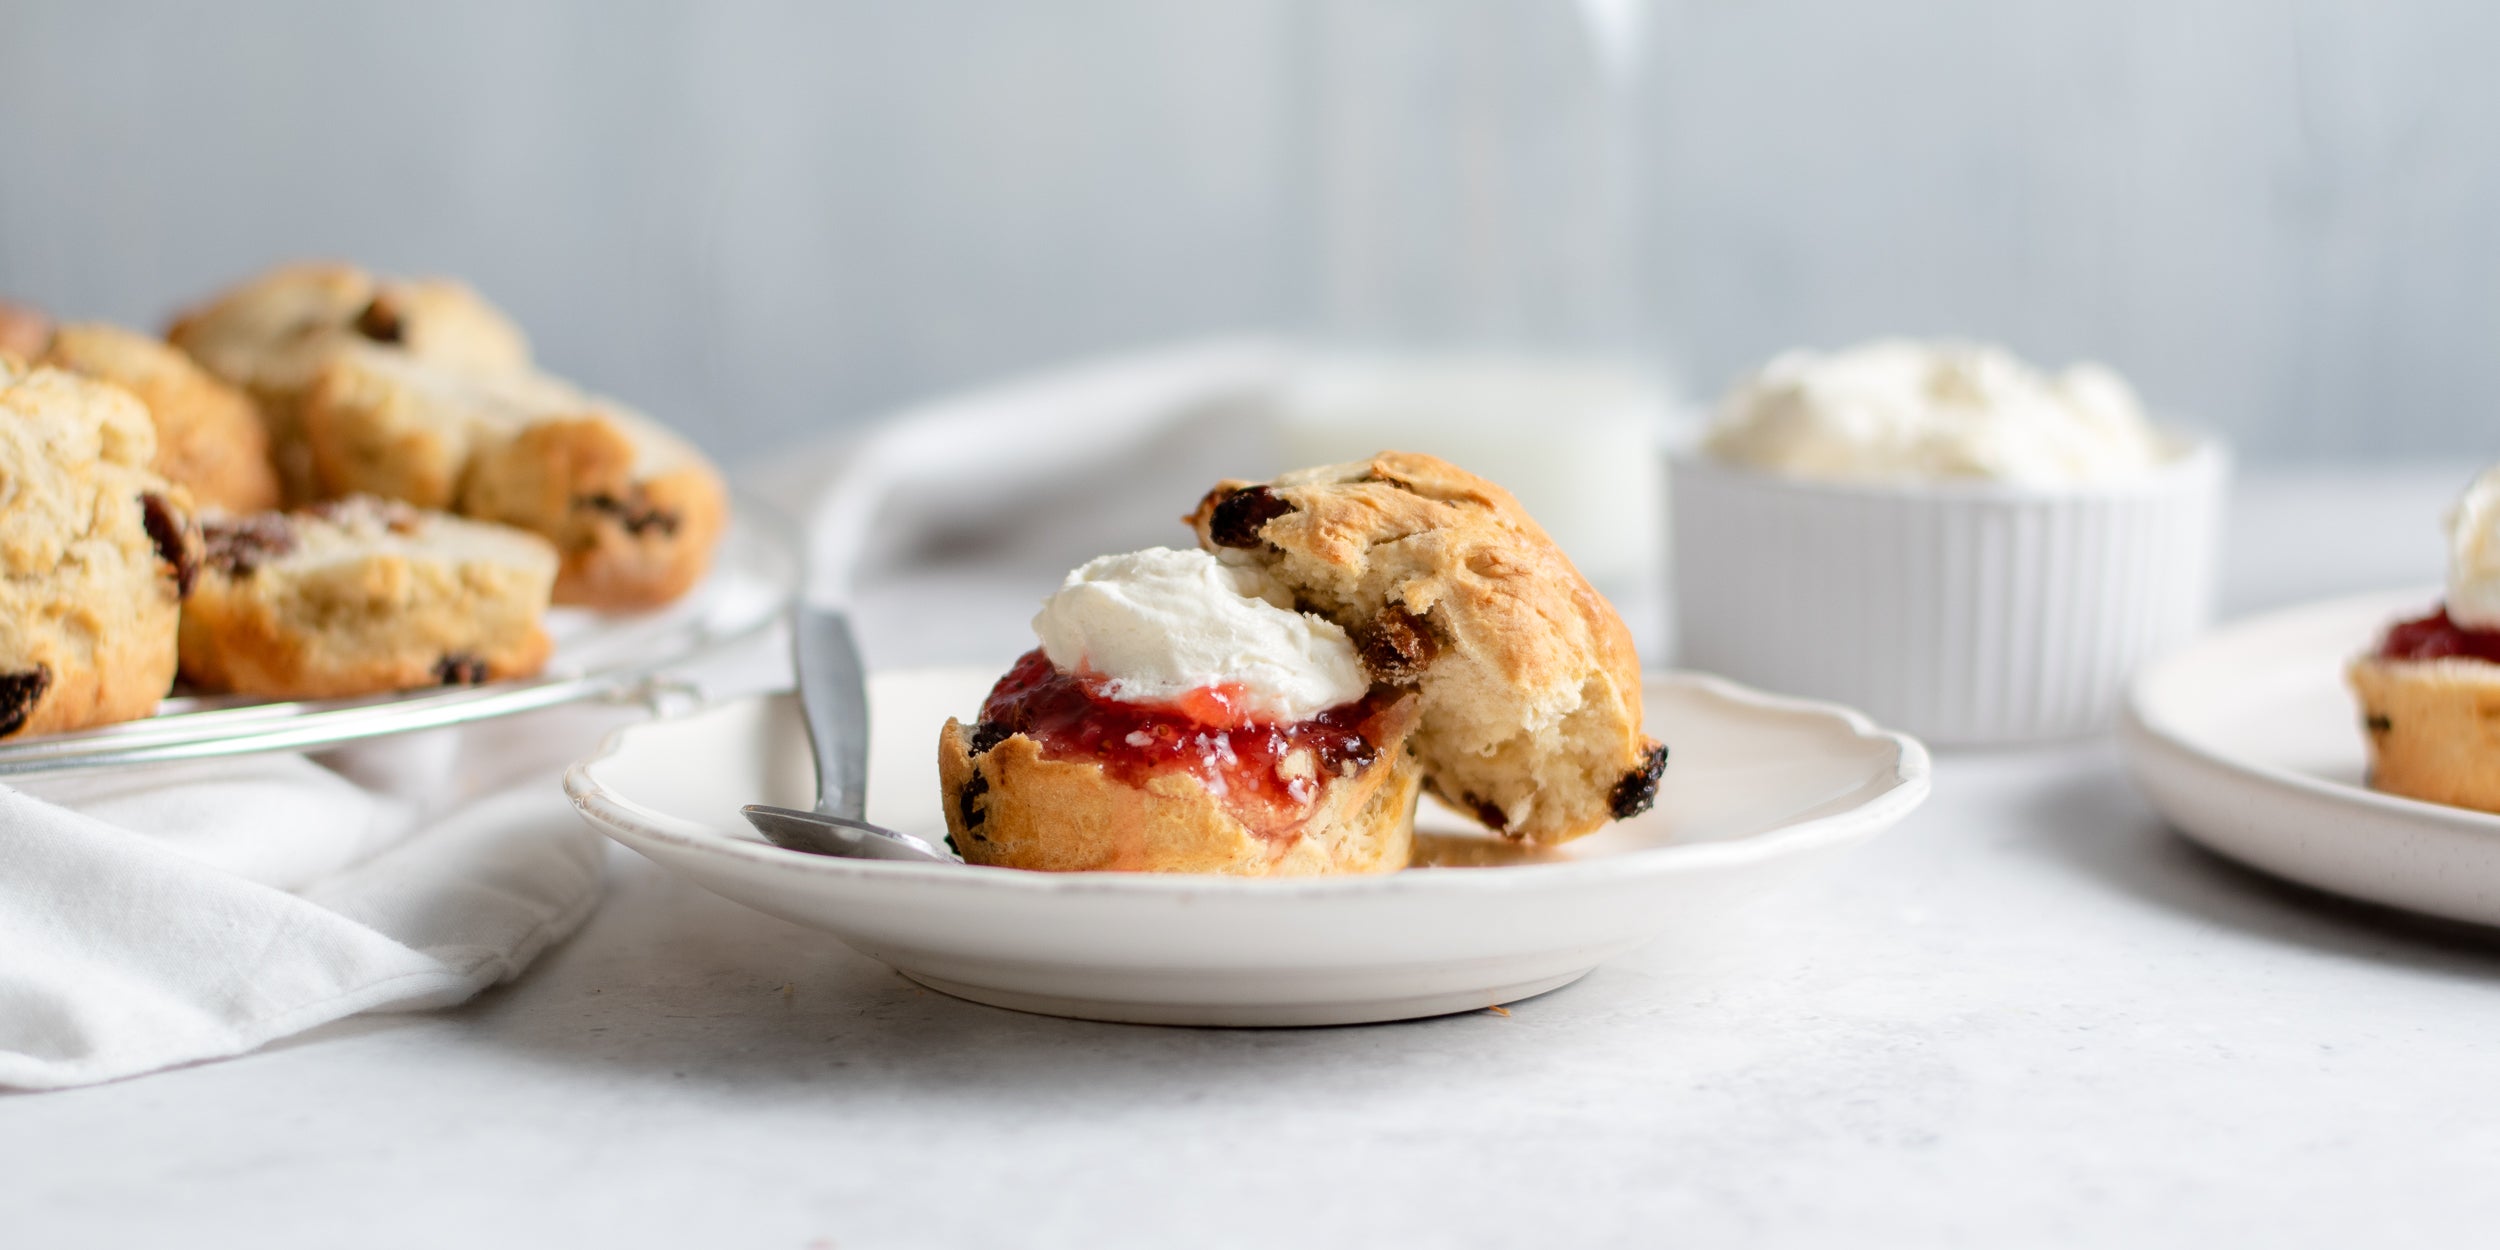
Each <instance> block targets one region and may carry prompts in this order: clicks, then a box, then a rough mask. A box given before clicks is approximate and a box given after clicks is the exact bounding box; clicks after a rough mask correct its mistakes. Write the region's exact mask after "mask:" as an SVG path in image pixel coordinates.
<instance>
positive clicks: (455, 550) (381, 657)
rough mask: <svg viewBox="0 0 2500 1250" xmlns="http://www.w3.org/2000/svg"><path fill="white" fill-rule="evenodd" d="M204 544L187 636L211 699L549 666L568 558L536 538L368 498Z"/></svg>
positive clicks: (323, 691)
mask: <svg viewBox="0 0 2500 1250" xmlns="http://www.w3.org/2000/svg"><path fill="white" fill-rule="evenodd" d="M202 537H203V540H204V558H203V559H202V560H201V564H200V576H199V583H198V585H197V586H196V587H194V588H193V590H192V594H191V600H190V603H189V604H188V605H186V607H185V610H184V611H183V614H182V633H181V653H182V674H183V676H184V677H185V678H186V679H187V680H189V681H190V682H192V683H193V684H195V685H197V686H199V687H201V688H202V689H206V690H220V691H234V692H238V693H243V694H256V695H265V696H269V697H272V698H289V699H318V698H334V697H340V696H345V695H358V694H373V693H378V692H381V691H386V690H404V689H410V688H414V687H419V686H436V685H474V684H476V683H479V682H484V681H494V680H500V679H503V678H507V677H523V676H528V675H530V674H532V673H535V672H537V671H538V669H539V667H540V666H541V665H543V664H544V663H546V659H547V652H548V649H549V642H548V638H547V634H546V631H545V629H544V628H543V627H542V625H541V622H542V620H543V618H544V616H545V613H546V608H547V594H548V589H549V587H550V586H551V585H552V584H553V583H554V580H555V572H556V559H555V553H554V552H552V551H550V550H549V549H548V548H547V545H546V543H545V542H543V541H541V540H540V539H538V538H537V537H536V536H534V535H531V534H526V533H523V532H521V531H519V530H514V529H510V528H507V527H504V526H500V525H488V524H484V523H481V522H476V521H467V520H462V519H460V518H458V517H451V516H445V515H442V514H440V513H431V512H424V511H421V510H419V509H416V508H413V507H410V506H408V505H407V504H403V503H398V502H394V501H388V500H380V499H374V498H370V497H357V498H351V499H342V500H337V501H334V502H331V503H324V504H315V505H313V506H311V507H309V508H305V509H302V510H299V511H296V512H285V513H281V512H261V513H253V514H250V515H245V516H223V515H211V516H209V517H207V518H205V519H204V520H203V522H202Z"/></svg>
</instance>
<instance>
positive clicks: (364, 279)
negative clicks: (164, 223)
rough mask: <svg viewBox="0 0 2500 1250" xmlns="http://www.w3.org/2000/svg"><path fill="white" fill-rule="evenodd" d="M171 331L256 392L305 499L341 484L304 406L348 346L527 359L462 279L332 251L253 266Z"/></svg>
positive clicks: (432, 356) (414, 354)
mask: <svg viewBox="0 0 2500 1250" xmlns="http://www.w3.org/2000/svg"><path fill="white" fill-rule="evenodd" d="M166 338H167V339H168V340H169V341H171V342H172V343H173V344H174V346H176V347H179V348H181V349H182V350H184V351H185V352H188V353H190V354H191V356H192V358H193V359H195V360H197V361H199V362H200V364H201V365H202V366H204V367H205V368H207V370H208V371H209V372H210V373H213V374H215V375H217V376H218V377H220V378H223V379H224V380H226V381H227V382H230V383H232V384H234V385H236V386H239V387H242V388H243V389H244V390H245V391H247V392H249V393H250V394H251V396H252V398H253V399H254V400H255V401H256V402H258V404H259V405H260V409H261V414H262V416H263V417H264V418H265V419H266V420H267V422H268V425H269V437H270V441H271V449H272V452H273V454H274V456H275V459H276V463H277V467H278V471H279V475H280V478H281V481H282V483H283V485H284V486H285V488H286V492H287V497H288V498H289V499H290V500H293V501H298V502H300V501H303V500H307V499H313V498H319V497H321V496H322V495H323V494H325V493H334V492H324V491H323V490H322V489H321V487H320V485H319V483H318V482H316V481H315V479H314V476H313V466H312V455H311V450H310V449H309V448H308V447H306V446H305V444H304V440H303V425H302V419H301V408H302V403H303V399H304V395H305V392H307V391H308V390H310V389H311V387H312V385H313V383H314V381H315V380H316V379H317V378H318V377H319V376H320V374H321V371H322V369H323V367H324V366H325V365H327V364H328V363H329V361H330V359H331V357H332V356H334V355H335V354H337V352H338V351H339V350H340V349H341V348H342V347H346V346H353V345H358V344H363V345H369V346H373V347H378V348H381V349H383V350H386V351H388V352H390V353H392V354H395V355H398V356H402V357H406V358H408V359H412V360H422V361H426V362H429V363H431V364H434V365H436V366H439V367H441V368H443V369H447V370H451V371H455V372H463V373H483V374H496V373H509V372H514V371H517V370H521V369H525V368H527V367H528V366H529V359H530V353H529V341H528V340H527V339H526V338H524V337H522V335H521V331H520V330H519V328H518V327H516V326H514V325H513V323H512V321H511V319H510V318H507V317H505V316H504V315H503V313H502V312H501V311H499V310H497V309H496V308H495V307H494V306H493V305H491V304H489V303H487V302H486V301H485V300H483V299H481V298H479V297H478V295H477V293H476V292H474V291H471V290H470V289H469V288H468V287H467V286H464V285H462V284H461V283H458V282H454V281H451V280H449V279H443V278H418V279H402V278H391V277H384V276H380V275H376V274H372V273H369V272H367V271H365V270H363V269H359V268H357V267H355V266H353V265H342V264H330V263H309V264H295V265H283V266H280V267H278V268H276V269H272V270H270V271H269V272H267V273H264V274H261V275H259V276H258V277H255V278H252V279H250V280H249V281H246V282H244V283H242V284H240V285H238V286H236V287H233V288H231V289H229V290H227V291H226V292H224V293H222V294H220V295H218V296H216V297H214V298H212V299H211V300H209V301H208V302H207V303H204V304H201V305H199V306H198V307H196V308H193V309H191V310H189V311H187V312H185V313H183V314H182V315H181V316H180V317H178V318H176V319H175V321H174V324H173V326H172V328H171V329H169V330H168V331H167V332H166Z"/></svg>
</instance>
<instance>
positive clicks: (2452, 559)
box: [2345, 468, 2500, 812]
mask: <svg viewBox="0 0 2500 1250" xmlns="http://www.w3.org/2000/svg"><path fill="white" fill-rule="evenodd" d="M2345 676H2346V678H2347V679H2348V680H2349V681H2350V682H2351V684H2352V688H2353V693H2354V694H2355V695H2356V696H2358V697H2359V699H2360V702H2361V718H2362V726H2363V730H2364V732H2365V733H2366V735H2367V736H2368V739H2369V745H2370V784H2371V785H2372V786H2373V787H2375V788H2377V789H2380V790H2384V791H2387V792H2388V793H2390V794H2401V795H2404V796H2405V797H2407V798H2415V799H2422V800H2425V801H2427V802H2432V803H2446V804H2450V805H2453V806H2457V807H2471V808H2476V809H2478V810H2481V811H2486V812H2500V468H2494V469H2489V470H2486V471H2484V473H2483V475H2482V476H2481V477H2479V478H2477V479H2475V481H2474V484H2473V485H2472V486H2471V487H2469V488H2467V490H2466V493H2465V498H2464V499H2462V500H2460V501H2458V503H2457V506H2456V507H2455V509H2453V510H2452V511H2450V513H2449V514H2448V597H2447V600H2446V601H2445V602H2444V603H2442V604H2441V605H2439V607H2438V608H2437V609H2435V610H2434V611H2432V612H2430V613H2429V614H2428V615H2425V616H2421V617H2417V618H2414V619H2411V620H2405V621H2399V622H2397V623H2396V624H2395V625H2393V626H2391V627H2389V628H2388V630H2387V632H2386V634H2385V635H2384V636H2382V637H2381V638H2380V639H2379V643H2378V645H2377V647H2375V648H2374V649H2372V651H2371V652H2370V653H2369V654H2367V655H2364V656H2362V657H2361V658H2359V659H2356V660H2354V661H2353V662H2352V664H2351V666H2350V667H2349V668H2347V669H2346V670H2345Z"/></svg>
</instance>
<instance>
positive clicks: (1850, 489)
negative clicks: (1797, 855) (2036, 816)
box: [1667, 437, 2230, 745]
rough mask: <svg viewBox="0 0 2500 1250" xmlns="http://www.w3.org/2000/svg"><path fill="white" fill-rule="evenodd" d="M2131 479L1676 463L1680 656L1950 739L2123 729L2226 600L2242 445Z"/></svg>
mask: <svg viewBox="0 0 2500 1250" xmlns="http://www.w3.org/2000/svg"><path fill="white" fill-rule="evenodd" d="M2177 443H2178V447H2179V451H2178V454H2177V455H2176V456H2175V457H2174V458H2173V459H2172V460H2170V461H2169V462H2168V463H2166V464H2164V465H2163V466H2162V467H2160V468H2159V469H2156V470H2154V471H2153V472H2151V473H2148V474H2145V475H2143V476H2141V477H2137V478H2133V479H2130V480H2127V481H2124V482H2113V483H2109V484H2105V485H2102V484H2096V485H2091V486H2074V487H2061V488H2056V489H2045V488H2037V487H2017V486H2010V485H2005V484H2002V483H1993V482H1988V483H1974V482H1943V483H1925V484H1916V485H1899V486H1893V485H1860V484H1855V483H1834V482H1816V481H1806V480H1799V479H1792V478H1786V477H1780V476H1776V475H1773V474H1769V473H1764V472H1761V471H1758V470H1752V469H1745V468H1740V467H1737V466H1733V465H1729V464H1725V463H1723V462H1720V461H1718V460H1715V459H1713V458H1711V457H1710V456H1709V455H1708V454H1707V453H1705V452H1703V451H1701V450H1699V449H1698V448H1688V449H1684V450H1679V451H1677V452H1675V453H1673V454H1672V455H1670V457H1669V464H1670V465H1671V470H1672V471H1671V476H1670V481H1669V485H1668V491H1667V498H1668V506H1669V509H1670V513H1671V517H1672V521H1671V523H1670V525H1669V532H1670V541H1671V543H1672V545H1673V549H1674V565H1673V568H1674V575H1675V604H1676V634H1677V643H1678V650H1679V662H1680V663H1681V664H1682V665H1683V666H1685V667H1688V668H1697V669H1701V670H1704V671H1707V672H1715V673H1723V674H1726V675H1727V676H1730V677H1733V678H1735V679H1737V680H1738V681H1742V682H1745V683H1747V684H1749V685H1754V686H1760V687H1764V688H1766V689H1770V690H1777V691H1783V692H1787V693H1792V694H1800V695H1807V696H1811V697H1813V698H1818V699H1829V700H1833V701H1835V702H1839V703H1845V704H1849V705H1851V706H1853V707H1856V708H1859V709H1861V710H1863V711H1865V712H1866V713H1867V714H1869V715H1871V716H1873V717H1874V718H1875V719H1877V720H1879V721H1882V722H1884V723H1885V724H1887V725H1891V726H1894V727H1897V728H1901V729H1906V730H1908V731H1910V732H1911V733H1914V734H1917V735H1919V736H1920V737H1922V738H1926V739H1928V740H1930V741H1932V742H1936V743H1939V744H1943V745H1984V744H2000V743H2016V742H2036V741H2046V740H2051V739H2058V738H2071V737H2076V736H2079V735H2083V734H2088V733H2095V732H2098V731H2100V730H2103V729H2106V728H2108V727H2109V726H2110V725H2111V724H2112V723H2113V722H2114V721H2115V719H2116V716H2117V711H2118V703H2119V696H2120V692H2121V690H2122V688H2123V687H2124V685H2125V683H2126V681H2127V678H2128V676H2129V675H2130V674H2132V673H2133V672H2134V671H2135V668H2136V666H2137V665H2139V664H2141V663H2143V662H2144V661H2146V660H2149V659H2151V658H2152V657H2153V656H2155V655H2157V654H2159V653H2160V652H2161V651H2163V650H2164V649H2165V648H2168V647H2170V646H2173V645H2176V644H2178V643H2181V642H2184V641H2186V640H2187V639H2188V638H2189V637H2190V636H2191V635H2193V634H2195V633H2196V631H2197V630H2198V629H2199V628H2200V627H2202V626H2203V625H2204V624H2205V622H2206V619H2207V617H2208V616H2209V614H2210V612H2211V610H2212V604H2213V581H2214V571H2215V548H2216V547H2217V546H2218V545H2219V543H2220V527H2221V512H2222V499H2223V492H2224V489H2225V484H2226V482H2227V481H2228V479H2229V476H2230V470H2229V457H2228V455H2227V454H2226V453H2225V452H2224V450H2223V448H2222V447H2221V445H2220V444H2218V443H2216V442H2214V441H2212V440H2210V439H2199V438H2188V437H2180V438H2179V439H2178V440H2177Z"/></svg>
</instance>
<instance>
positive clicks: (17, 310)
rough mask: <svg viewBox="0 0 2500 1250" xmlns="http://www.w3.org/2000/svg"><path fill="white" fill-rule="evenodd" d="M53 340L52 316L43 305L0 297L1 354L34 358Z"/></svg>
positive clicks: (41, 353) (22, 358)
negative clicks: (43, 309) (44, 311)
mask: <svg viewBox="0 0 2500 1250" xmlns="http://www.w3.org/2000/svg"><path fill="white" fill-rule="evenodd" d="M51 342H52V318H50V317H47V316H45V315H44V314H43V311H42V310H41V309H37V308H29V307H27V306H26V305H24V304H13V303H11V302H9V301H7V300H4V299H0V356H15V357H17V358H18V359H19V360H21V361H25V360H33V359H35V358H36V357H39V356H41V355H43V349H44V348H45V347H46V346H49V345H50V344H51Z"/></svg>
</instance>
